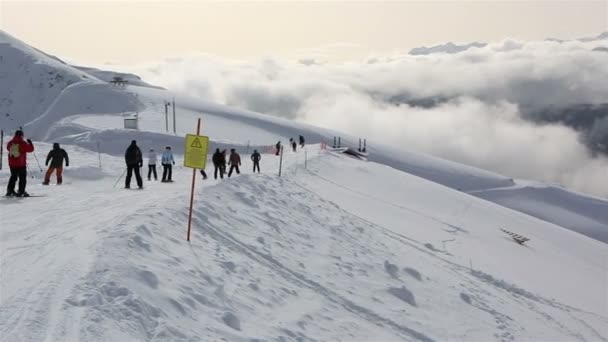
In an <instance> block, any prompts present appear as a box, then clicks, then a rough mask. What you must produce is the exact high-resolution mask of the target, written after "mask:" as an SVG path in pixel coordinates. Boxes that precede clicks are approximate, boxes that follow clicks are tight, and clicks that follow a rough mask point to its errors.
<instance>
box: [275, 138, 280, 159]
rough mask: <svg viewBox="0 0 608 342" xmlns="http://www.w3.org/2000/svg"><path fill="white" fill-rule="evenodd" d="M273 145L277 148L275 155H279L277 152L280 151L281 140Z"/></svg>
mask: <svg viewBox="0 0 608 342" xmlns="http://www.w3.org/2000/svg"><path fill="white" fill-rule="evenodd" d="M275 147H276V148H277V153H276V154H275V155H277V156H278V155H279V153H281V142H280V141H278V142H277V144H276V145H275Z"/></svg>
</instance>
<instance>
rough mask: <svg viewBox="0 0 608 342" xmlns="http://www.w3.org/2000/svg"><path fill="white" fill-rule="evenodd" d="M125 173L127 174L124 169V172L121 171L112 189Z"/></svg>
mask: <svg viewBox="0 0 608 342" xmlns="http://www.w3.org/2000/svg"><path fill="white" fill-rule="evenodd" d="M125 172H127V169H125V170H124V171H123V172H122V173H121V174H120V177H118V179H117V180H116V183H114V186H113V188H115V187H116V184H118V182H119V181H120V179H121V178H122V176H124V175H125Z"/></svg>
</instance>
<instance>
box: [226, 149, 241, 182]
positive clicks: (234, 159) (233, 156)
mask: <svg viewBox="0 0 608 342" xmlns="http://www.w3.org/2000/svg"><path fill="white" fill-rule="evenodd" d="M228 164H230V171H228V178H230V176H232V171H234V170H235V169H236V174H237V175H238V174H240V173H241V170H239V166H241V156H240V155H239V154H238V153H236V150H235V149H231V150H230V161H229V162H228Z"/></svg>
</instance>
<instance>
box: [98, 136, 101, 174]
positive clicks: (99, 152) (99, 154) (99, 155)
mask: <svg viewBox="0 0 608 342" xmlns="http://www.w3.org/2000/svg"><path fill="white" fill-rule="evenodd" d="M99 145H100V144H99V141H98V142H97V156H98V157H99V169H100V170H101V151H100V148H99Z"/></svg>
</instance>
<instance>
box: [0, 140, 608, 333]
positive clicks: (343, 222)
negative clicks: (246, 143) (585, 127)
mask: <svg viewBox="0 0 608 342" xmlns="http://www.w3.org/2000/svg"><path fill="white" fill-rule="evenodd" d="M49 147H50V146H49V145H43V144H41V146H39V149H40V150H46V149H47V148H49ZM67 147H68V149H69V150H70V151H71V153H72V155H71V159H72V165H78V166H77V167H76V168H71V167H70V168H68V169H67V170H66V180H67V182H68V184H66V185H63V186H59V187H58V186H49V187H43V186H41V185H35V184H34V183H35V181H36V180H38V181H39V180H40V179H36V180H32V181H30V185H29V188H30V191H31V192H32V193H38V194H46V195H47V197H42V198H30V199H0V210H1V215H2V217H3V222H6V221H7V220H6V218H7V217H8V221H9V222H10V224H8V225H3V228H2V230H1V232H0V241H2V248H1V249H0V260H1V264H0V271H1V274H2V276H1V277H0V290H1V291H0V294H1V297H0V341H3V342H4V341H42V340H46V341H85V340H86V341H218V340H229V341H254V340H255V341H269V340H276V341H330V340H332V341H353V340H359V341H361V340H375V341H414V340H416V341H445V340H467V341H512V340H518V341H519V340H522V341H539V340H544V341H575V340H577V341H607V340H608V329H607V328H608V311H607V307H606V304H605V303H606V300H607V299H608V298H607V296H606V291H605V289H606V287H605V286H606V279H607V278H606V277H607V276H608V273H607V272H608V265H606V260H607V258H608V247H607V246H606V245H605V244H603V243H600V242H597V241H595V240H592V239H590V238H587V237H585V236H582V235H579V234H576V233H573V232H571V231H568V230H565V229H562V228H559V227H556V226H553V225H551V224H549V223H546V222H543V221H540V220H537V219H534V218H531V217H530V216H527V215H524V214H521V213H518V212H515V211H512V210H510V209H506V208H504V207H501V206H498V205H495V204H492V203H490V202H487V201H484V200H481V199H477V198H475V197H472V196H470V195H467V194H466V193H462V192H459V191H455V190H452V189H450V188H447V187H444V186H441V185H438V184H436V183H433V182H429V181H427V180H424V179H422V178H419V177H416V176H412V175H409V174H406V173H403V172H400V171H397V170H395V169H392V168H389V167H386V166H383V165H379V164H376V163H371V162H370V163H366V162H361V161H358V160H355V159H351V158H349V157H347V156H343V155H335V154H332V153H328V152H324V151H321V150H319V147H318V146H309V147H308V150H307V155H308V157H309V160H308V162H307V168H306V169H305V168H304V164H303V158H304V152H303V151H299V152H298V153H291V152H289V153H286V155H285V160H284V161H285V169H284V172H283V177H282V178H278V177H276V173H275V172H276V166H277V165H276V164H277V158H276V157H274V156H272V155H267V154H264V155H263V157H262V171H263V174H260V175H257V174H250V167H251V164H250V162H248V161H247V160H246V159H245V162H244V166H243V173H244V174H242V175H240V176H237V177H235V178H231V179H228V180H224V181H215V180H207V181H203V182H201V181H200V179H199V180H198V183H197V184H198V185H197V190H196V202H195V210H194V221H193V229H194V230H193V235H192V241H191V242H190V243H188V242H186V241H185V232H186V216H187V203H188V189H189V186H190V180H189V177H190V175H191V171H190V170H189V169H183V168H181V167H178V168H177V169H176V172H175V177H174V179H176V182H175V183H172V184H162V183H159V182H154V181H152V182H145V189H144V190H143V191H139V190H130V191H129V190H122V189H115V188H113V187H112V186H113V184H114V182H115V179H116V178H117V177H118V176H119V174H120V172H121V169H122V160H121V158H119V157H113V156H110V155H102V163H103V168H102V170H101V171H100V170H99V169H97V165H98V159H97V157H96V156H94V155H92V154H91V153H89V152H88V151H87V150H84V149H81V148H78V147H75V146H67ZM178 165H179V163H178ZM208 171H210V170H208ZM5 172H6V171H1V172H0V174H2V175H3V176H4V175H5ZM34 175H35V176H36V177H39V175H38V174H36V173H35V174H34ZM197 177H199V176H198V175H197ZM2 179H5V177H2ZM1 185H4V183H2V184H1ZM91 213H94V215H91ZM499 228H505V229H509V230H512V231H514V232H517V233H519V234H522V235H525V236H527V237H529V238H531V241H529V242H528V243H527V244H526V245H524V246H520V245H518V244H516V243H514V242H513V241H512V240H511V239H510V238H509V237H508V236H507V235H505V234H504V233H502V232H501V231H500V230H499Z"/></svg>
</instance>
